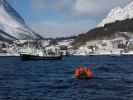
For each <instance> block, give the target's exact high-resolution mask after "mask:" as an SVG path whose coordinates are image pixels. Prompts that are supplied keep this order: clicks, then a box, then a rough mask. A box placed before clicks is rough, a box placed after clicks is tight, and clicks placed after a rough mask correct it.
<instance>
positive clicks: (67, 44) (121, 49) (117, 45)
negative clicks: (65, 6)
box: [0, 37, 133, 56]
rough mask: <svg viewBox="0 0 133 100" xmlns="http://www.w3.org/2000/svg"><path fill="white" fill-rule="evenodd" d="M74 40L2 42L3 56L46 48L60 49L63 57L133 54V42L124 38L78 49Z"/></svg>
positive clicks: (89, 44) (88, 44)
mask: <svg viewBox="0 0 133 100" xmlns="http://www.w3.org/2000/svg"><path fill="white" fill-rule="evenodd" d="M72 42H73V39H68V40H61V41H58V42H54V41H51V40H39V41H35V40H16V41H13V43H8V42H3V41H1V42H0V55H1V56H6V55H7V56H9V55H13V56H18V55H19V53H21V52H22V50H24V49H28V48H38V49H39V48H45V49H46V50H51V51H53V50H54V49H55V48H58V49H60V51H61V52H62V54H63V55H83V56H85V55H120V54H128V55H129V54H133V40H132V39H130V40H127V39H125V38H124V37H119V38H115V39H108V40H106V39H105V40H92V41H88V42H86V44H84V45H81V46H80V47H78V48H76V49H75V48H73V46H72V45H71V44H72Z"/></svg>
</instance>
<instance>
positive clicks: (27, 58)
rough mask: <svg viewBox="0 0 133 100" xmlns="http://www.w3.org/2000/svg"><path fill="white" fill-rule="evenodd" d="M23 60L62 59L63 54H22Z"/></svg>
mask: <svg viewBox="0 0 133 100" xmlns="http://www.w3.org/2000/svg"><path fill="white" fill-rule="evenodd" d="M20 57H21V59H22V60H61V59H62V55H54V56H38V55H30V54H20Z"/></svg>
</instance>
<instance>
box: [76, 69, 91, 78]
mask: <svg viewBox="0 0 133 100" xmlns="http://www.w3.org/2000/svg"><path fill="white" fill-rule="evenodd" d="M75 77H76V78H78V79H90V78H93V72H92V70H91V69H89V68H85V67H79V68H77V69H76V70H75Z"/></svg>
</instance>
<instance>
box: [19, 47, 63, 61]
mask: <svg viewBox="0 0 133 100" xmlns="http://www.w3.org/2000/svg"><path fill="white" fill-rule="evenodd" d="M20 57H21V59H22V60H61V59H62V57H63V56H62V53H61V52H60V49H59V48H57V47H49V48H39V49H38V48H25V49H24V48H23V49H21V52H20Z"/></svg>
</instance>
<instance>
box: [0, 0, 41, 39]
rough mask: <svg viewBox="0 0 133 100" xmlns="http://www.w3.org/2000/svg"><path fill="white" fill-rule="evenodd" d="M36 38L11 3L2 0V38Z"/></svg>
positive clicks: (0, 36) (0, 15)
mask: <svg viewBox="0 0 133 100" xmlns="http://www.w3.org/2000/svg"><path fill="white" fill-rule="evenodd" d="M1 38H2V39H3V38H4V39H10V40H14V39H36V38H39V35H37V34H36V33H34V32H33V31H32V30H31V29H30V28H28V26H27V25H26V24H25V22H24V20H23V18H22V17H21V16H20V15H19V14H18V13H17V12H16V11H15V10H14V9H13V8H12V7H11V6H10V5H9V3H8V2H7V1H6V0H0V39H1Z"/></svg>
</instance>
